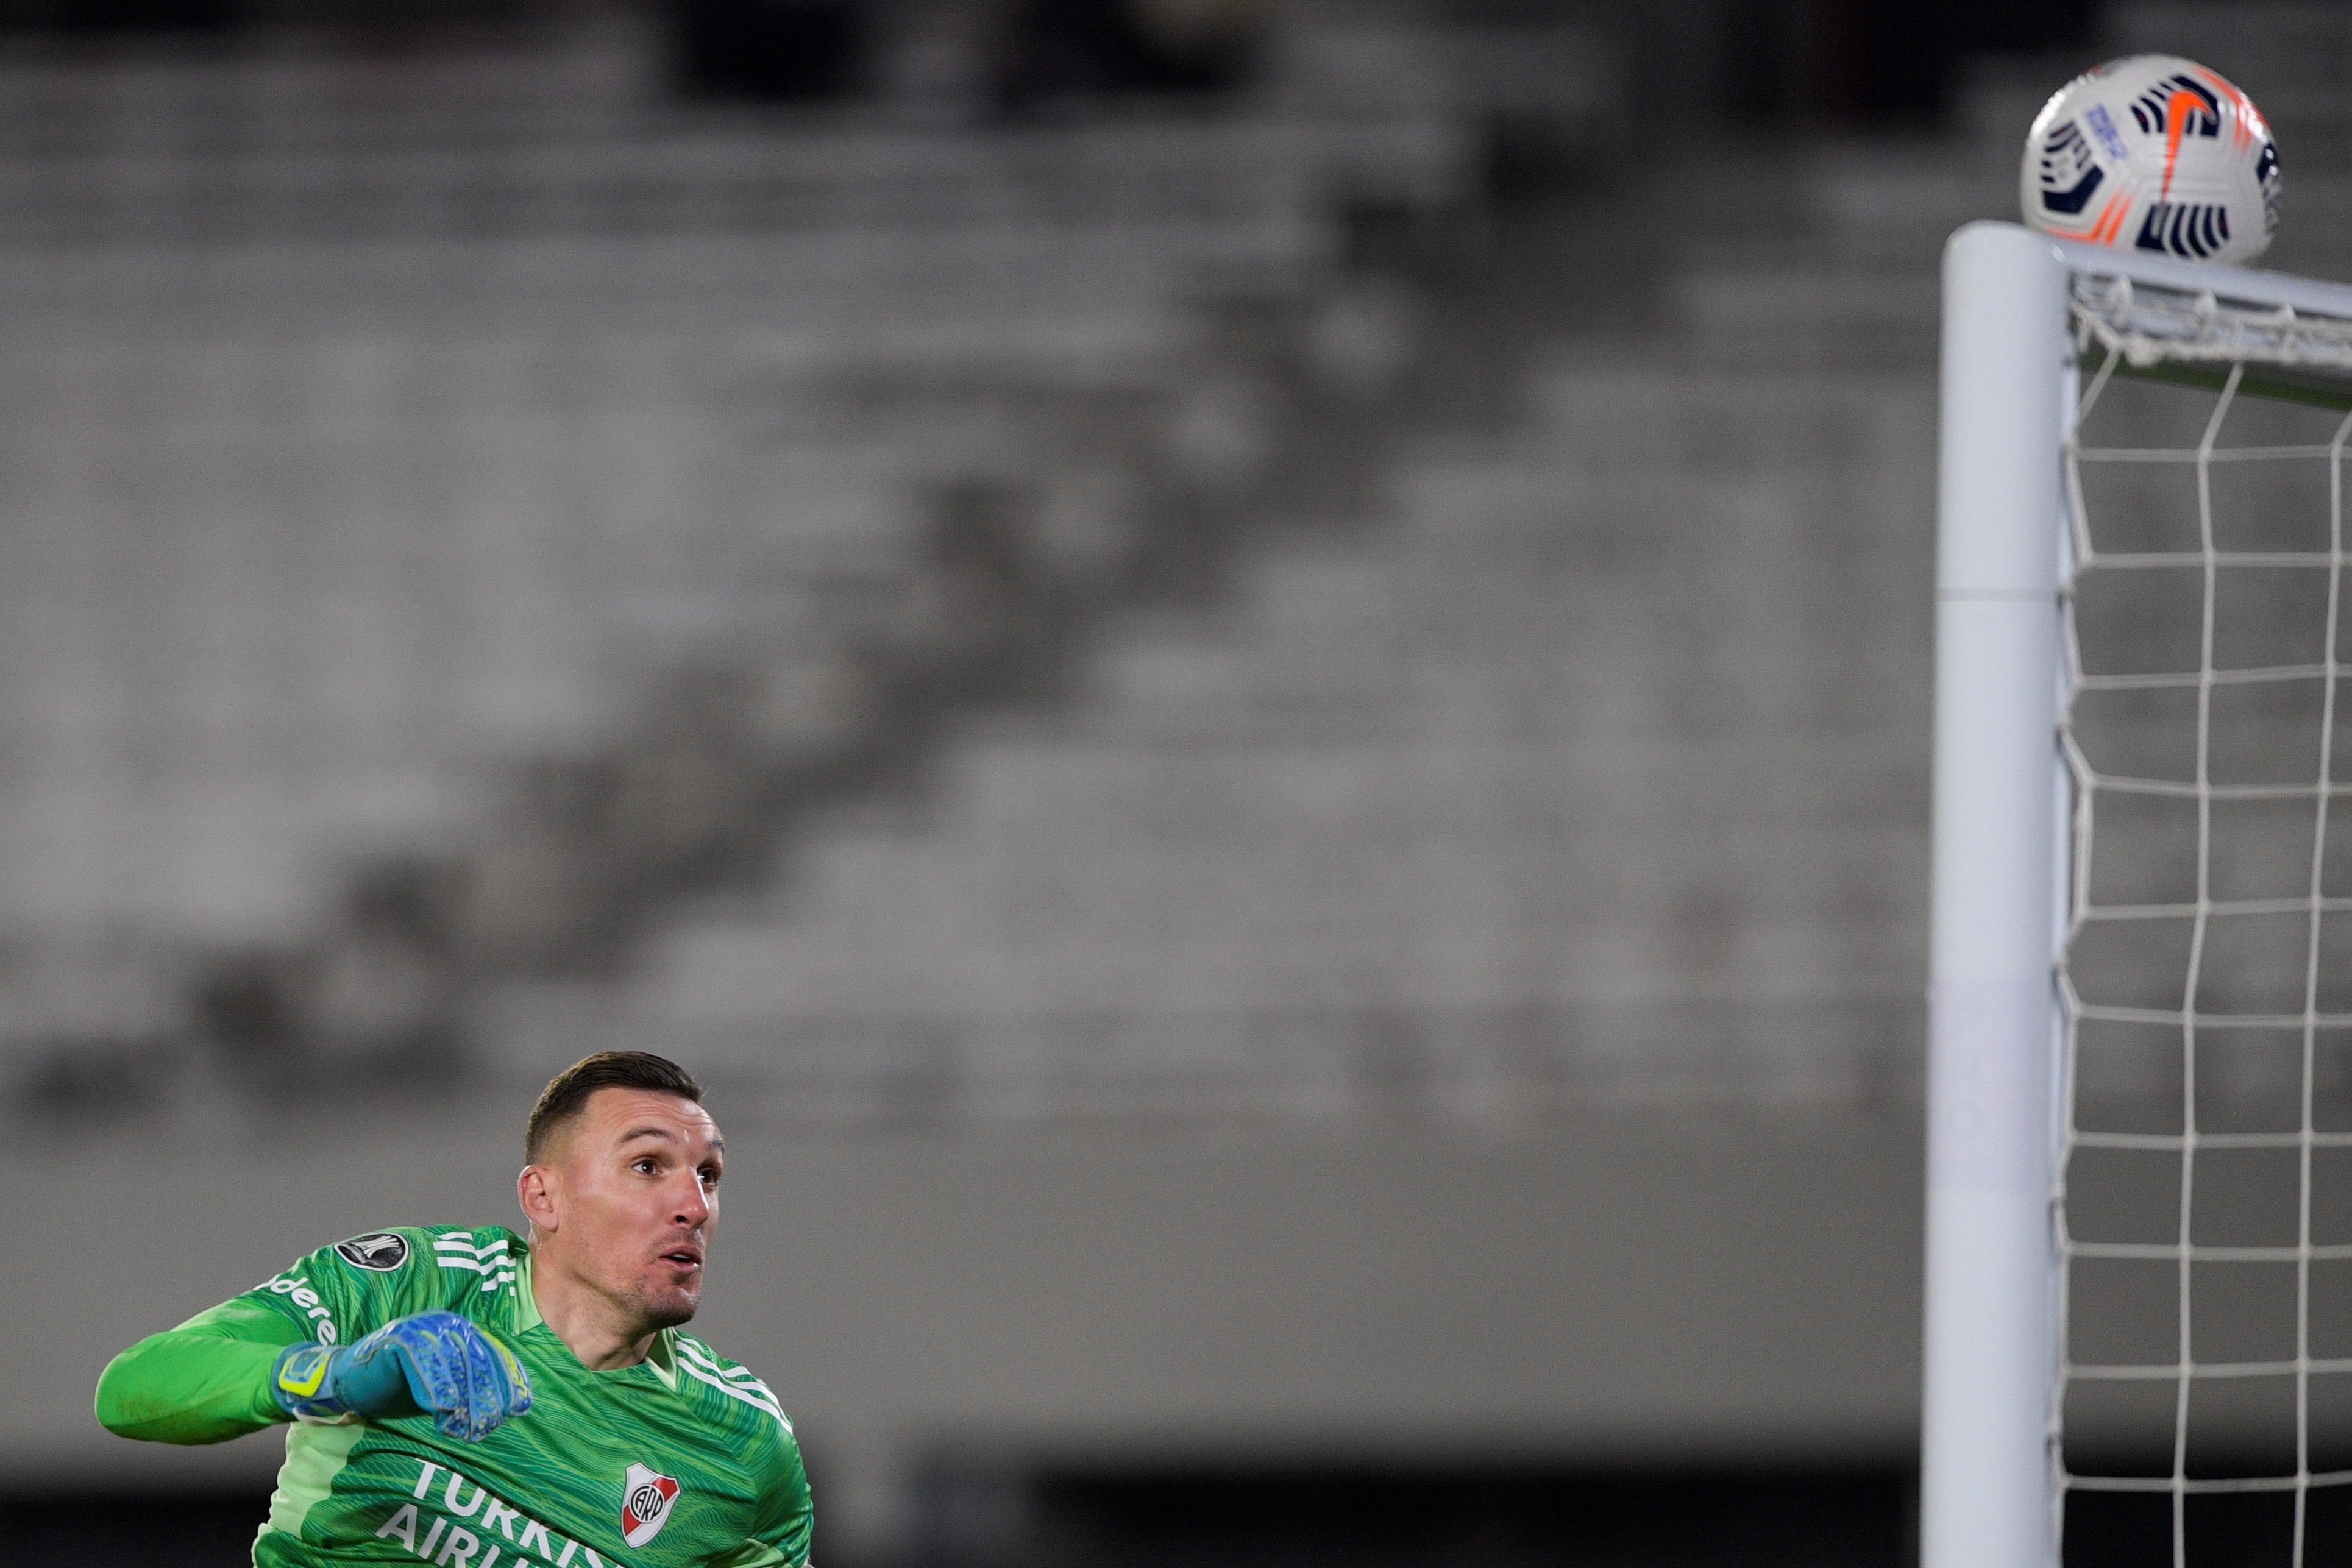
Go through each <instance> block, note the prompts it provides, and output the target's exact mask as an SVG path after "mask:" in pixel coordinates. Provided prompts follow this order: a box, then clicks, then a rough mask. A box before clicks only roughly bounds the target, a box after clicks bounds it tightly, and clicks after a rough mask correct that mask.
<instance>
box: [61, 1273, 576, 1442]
mask: <svg viewBox="0 0 2352 1568" xmlns="http://www.w3.org/2000/svg"><path fill="white" fill-rule="evenodd" d="M322 1272H323V1270H320V1268H319V1267H318V1260H317V1258H316V1255H315V1254H314V1255H313V1259H312V1260H311V1263H310V1272H309V1276H308V1277H310V1278H313V1279H314V1280H318V1276H320V1274H321V1273H322ZM304 1277H305V1276H283V1275H282V1276H280V1277H279V1278H278V1280H276V1281H271V1282H270V1283H269V1284H268V1285H264V1286H261V1287H259V1288H258V1289H256V1290H253V1291H247V1292H246V1293H245V1294H244V1295H242V1296H238V1297H236V1298H234V1299H232V1300H230V1301H224V1302H222V1303H221V1304H220V1305H219V1306H217V1307H214V1308H212V1309H211V1310H210V1311H208V1312H199V1313H197V1314H196V1315H195V1316H194V1317H193V1318H190V1319H189V1320H188V1321H187V1322H184V1323H182V1324H181V1325H180V1326H179V1327H178V1328H175V1329H172V1330H170V1331H168V1332H166V1333H159V1334H152V1335H150V1336H149V1337H148V1338H146V1339H143V1340H141V1341H140V1342H139V1343H137V1344H134V1345H132V1346H131V1348H130V1349H129V1350H126V1351H124V1352H123V1353H122V1354H121V1355H118V1356H116V1357H115V1358H114V1360H113V1361H112V1362H111V1363H110V1364H108V1366H107V1368H106V1371H105V1372H104V1373H103V1374H102V1375H100V1378H99V1380H98V1397H97V1399H96V1401H95V1403H96V1406H97V1412H98V1419H99V1424H100V1425H101V1426H103V1427H105V1428H106V1429H107V1430H108V1431H110V1432H113V1433H116V1434H118V1435H120V1436H121V1437H141V1438H145V1439H147V1440H149V1441H152V1442H161V1443H219V1442H226V1440H227V1439H229V1438H231V1437H243V1436H244V1435H245V1434H246V1433H247V1432H253V1431H258V1430H259V1429H260V1428H262V1427H267V1426H269V1425H271V1424H272V1423H274V1422H279V1421H288V1420H293V1421H303V1422H309V1423H312V1424H315V1425H329V1426H335V1425H341V1424H342V1423H345V1422H350V1421H362V1420H380V1419H386V1418H396V1417H400V1416H431V1417H432V1418H433V1424H434V1425H435V1426H436V1427H438V1428H439V1429H440V1430H441V1431H442V1432H444V1433H445V1434H446V1435H447V1436H449V1437H456V1438H458V1439H461V1440H463V1441H465V1442H469V1443H478V1442H479V1441H481V1440H482V1439H483V1438H484V1437H488V1436H489V1434H490V1433H491V1431H492V1430H493V1429H495V1428H496V1427H498V1426H499V1424H500V1423H501V1422H503V1421H506V1420H508V1419H509V1418H510V1417H512V1416H520V1415H521V1414H523V1412H525V1411H527V1410H529V1409H530V1375H529V1374H527V1373H526V1372H525V1371H524V1370H523V1366H522V1363H521V1362H520V1361H519V1360H518V1359H516V1356H515V1354H514V1352H512V1351H511V1350H509V1349H508V1348H507V1347H506V1346H505V1345H503V1344H501V1343H499V1341H498V1340H497V1339H496V1338H495V1337H494V1336H493V1335H491V1334H490V1333H488V1332H487V1331H485V1330H484V1329H483V1328H482V1327H481V1326H480V1325H479V1324H478V1323H475V1322H472V1321H471V1320H469V1319H467V1318H466V1317H465V1316H463V1315H461V1314H459V1313H457V1312H449V1311H446V1309H443V1308H441V1307H440V1306H439V1305H438V1304H437V1302H436V1301H435V1300H434V1299H433V1297H432V1295H431V1294H430V1293H426V1294H424V1295H421V1296H416V1297H413V1298H411V1299H405V1300H404V1299H400V1298H396V1297H387V1298H383V1299H381V1300H371V1299H369V1298H368V1297H367V1296H366V1295H365V1294H364V1293H363V1291H362V1290H355V1289H352V1288H350V1287H349V1286H348V1285H346V1286H344V1287H343V1288H338V1287H337V1286H335V1285H333V1284H329V1283H327V1282H326V1281H324V1280H318V1283H319V1284H320V1286H321V1288H320V1289H311V1288H309V1287H306V1286H303V1285H301V1284H300V1283H299V1280H300V1279H301V1278H304ZM289 1281H292V1282H290V1283H289ZM428 1282H437V1276H435V1277H432V1278H431V1279H430V1280H429V1281H428ZM404 1307H406V1308H408V1309H410V1310H408V1311H403V1310H402V1309H403V1308H404ZM417 1307H424V1308H425V1311H422V1312H419V1311H415V1310H414V1309H415V1308H417ZM338 1319H340V1320H341V1322H342V1323H343V1324H345V1325H348V1326H350V1327H352V1328H360V1327H364V1326H365V1325H366V1324H368V1323H369V1322H376V1323H379V1324H381V1326H380V1327H377V1328H375V1329H374V1330H373V1332H371V1333H366V1334H364V1335H363V1336H362V1337H361V1338H360V1339H359V1340H358V1341H357V1343H351V1344H341V1343H337V1341H338V1340H339V1338H341V1335H339V1334H338V1333H337V1320H338ZM311 1333H317V1335H318V1336H319V1337H318V1338H316V1339H313V1338H311V1337H310V1335H311Z"/></svg>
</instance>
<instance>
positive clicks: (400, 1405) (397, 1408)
mask: <svg viewBox="0 0 2352 1568" xmlns="http://www.w3.org/2000/svg"><path fill="white" fill-rule="evenodd" d="M269 1392H270V1394H271V1396H273V1397H275V1398H276V1399H277V1401H278V1408H280V1409H282V1410H284V1411H285V1412H286V1413H287V1414H288V1415H289V1416H293V1417H294V1418H295V1419H296V1420H298V1421H308V1422H312V1423H335V1422H341V1421H348V1420H352V1419H353V1418H355V1417H365V1416H418V1415H429V1416H432V1417H433V1424H434V1425H435V1426H436V1427H439V1428H440V1429H441V1430H442V1431H443V1432H444V1433H446V1435H448V1436H449V1437H461V1438H463V1439H465V1440H466V1441H467V1442H468V1443H478V1442H480V1441H481V1440H482V1439H483V1438H484V1437H488V1436H489V1435H490V1431H491V1428H493V1427H496V1426H497V1425H498V1424H499V1422H501V1421H503V1420H505V1419H506V1418H507V1417H508V1416H520V1415H521V1414H522V1413H523V1412H524V1411H526V1410H528V1409H530V1376H529V1375H527V1374H526V1373H525V1372H524V1371H523V1369H522V1363H521V1362H520V1361H518V1360H516V1359H515V1354H514V1353H513V1352H512V1351H510V1350H509V1349H508V1348H507V1347H506V1346H504V1345H502V1344H500V1343H499V1342H498V1341H497V1340H495V1339H492V1338H491V1337H490V1336H489V1335H488V1334H486V1333H483V1332H482V1331H481V1330H480V1329H478V1328H477V1327H476V1326H475V1325H474V1323H473V1322H471V1321H470V1320H469V1319H467V1318H463V1317H460V1316H458V1315H457V1313H456V1312H419V1313H417V1314H416V1315H415V1316H414V1317H407V1318H397V1319H395V1320H394V1321H393V1322H388V1323H386V1324H384V1325H383V1327H382V1328H380V1329H378V1330H376V1331H375V1332H374V1333H372V1334H369V1335H368V1336H367V1337H366V1338H364V1339H362V1340H361V1341H359V1342H358V1343H355V1344H349V1345H342V1346H340V1347H338V1346H335V1345H329V1344H289V1345H288V1346H287V1347H286V1348H285V1349H284V1350H282V1351H279V1352H278V1360H277V1362H276V1363H275V1364H273V1365H272V1366H271V1367H270V1371H269Z"/></svg>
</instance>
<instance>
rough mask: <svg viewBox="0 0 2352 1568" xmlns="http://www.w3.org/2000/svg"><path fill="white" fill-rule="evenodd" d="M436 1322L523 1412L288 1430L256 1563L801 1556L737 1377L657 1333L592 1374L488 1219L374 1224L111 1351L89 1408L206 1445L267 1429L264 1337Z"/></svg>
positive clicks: (781, 1430)
mask: <svg viewBox="0 0 2352 1568" xmlns="http://www.w3.org/2000/svg"><path fill="white" fill-rule="evenodd" d="M415 1312H460V1313H463V1314H464V1315H465V1316H467V1317H468V1318H471V1319H472V1320H473V1321H474V1322H477V1323H478V1324H479V1325H481V1327H482V1328H484V1329H486V1330H488V1332H489V1333H492V1334H494V1335H496V1336H497V1337H498V1338H499V1339H500V1340H501V1341H503V1342H504V1343H506V1344H507V1345H508V1347H509V1348H510V1349H511V1350H513V1352H514V1353H515V1354H516V1355H517V1356H518V1357H519V1358H520V1360H521V1362H522V1364H523V1366H524V1369H525V1370H526V1371H528V1372H529V1373H530V1410H529V1411H528V1412H527V1413H525V1414H523V1415H521V1416H515V1417H513V1418H512V1419H510V1420H509V1421H507V1422H506V1423H505V1424H504V1425H502V1426H500V1427H499V1428H498V1429H497V1430H496V1431H493V1432H492V1433H491V1434H490V1435H489V1436H488V1437H487V1438H485V1439H484V1440H483V1441H481V1442H478V1443H467V1442H463V1441H461V1440H459V1439H457V1438H454V1437H445V1436H443V1435H442V1434H441V1433H440V1432H439V1431H438V1430H436V1428H435V1427H434V1425H433V1421H432V1418H431V1417H430V1416H405V1417H396V1418H391V1419H383V1420H369V1421H365V1422H353V1423H352V1424H349V1425H340V1426H306V1425H298V1426H295V1427H291V1428H290V1429H289V1431H288V1432H287V1435H286V1464H285V1468H284V1469H281V1470H279V1471H278V1490H277V1492H276V1494H275V1495H274V1496H273V1497H272V1498H271V1499H270V1502H269V1519H268V1523H266V1524H264V1525H263V1526H262V1528H261V1533H260V1534H259V1536H257V1538H256V1539H255V1542H254V1546H253V1560H254V1563H256V1565H257V1568H324V1565H326V1564H331V1563H415V1561H416V1560H418V1559H422V1560H424V1561H425V1562H426V1563H432V1564H434V1565H435V1568H703V1565H706V1564H708V1565H715V1568H802V1565H803V1564H804V1563H806V1562H807V1560H808V1550H809V1524H810V1513H809V1494H808V1482H807V1479H806V1478H805V1477H804V1476H803V1472H802V1469H801V1457H800V1448H799V1445H798V1444H797V1443H796V1442H795V1441H794V1440H793V1426H792V1422H791V1421H790V1420H789V1419H787V1418H786V1417H785V1415H784V1412H783V1410H782V1407H781V1406H779V1405H778V1403H777V1401H776V1396H774V1395H773V1394H772V1393H771V1392H770V1391H769V1389H768V1385H766V1384H764V1383H762V1382H761V1381H760V1380H759V1379H758V1378H757V1377H754V1376H753V1375H751V1373H750V1372H748V1371H746V1370H745V1369H744V1368H742V1367H740V1366H739V1365H737V1364H735V1363H733V1362H730V1361H727V1360H725V1359H723V1358H721V1357H720V1356H719V1355H718V1354H716V1353H715V1352H713V1351H712V1350H711V1348H710V1347H709V1345H707V1344H705V1343H702V1342H701V1341H700V1340H698V1339H696V1338H695V1337H694V1336H692V1335H691V1334H687V1333H679V1332H678V1331H677V1330H676V1329H665V1330H663V1331H662V1332H661V1333H658V1334H656V1336H655V1337H654V1342H653V1346H652V1349H651V1352H650V1353H649V1354H647V1356H646V1359H645V1360H644V1361H643V1362H642V1363H640V1364H637V1365H635V1366H628V1367H621V1368H618V1369H615V1370H614V1371H609V1372H594V1371H591V1370H589V1369H588V1368H587V1367H585V1366H583V1365H582V1364H580V1360H579V1358H578V1357H577V1356H575V1355H573V1354H572V1350H571V1348H570V1347H569V1346H568V1345H566V1344H565V1343H563V1341H562V1340H561V1339H559V1338H558V1337H557V1336H556V1334H555V1332H554V1331H553V1330H552V1329H551V1328H549V1327H548V1326H547V1324H546V1323H544V1322H541V1319H540V1315H539V1311H538V1309H537V1307H536V1306H535V1305H534V1304H533V1302H532V1297H531V1288H530V1251H529V1249H528V1246H527V1244H526V1243H525V1242H524V1240H523V1239H522V1238H521V1237H520V1236H518V1235H516V1234H515V1233H514V1232H512V1231H509V1230H507V1229H505V1228H499V1227H493V1228H488V1229H483V1230H461V1229H457V1228H449V1227H442V1226H433V1227H427V1228H422V1229H406V1228H404V1229H399V1230H383V1231H377V1232H375V1233H373V1234H372V1235H367V1236H360V1237H354V1238H352V1239H351V1240H349V1241H343V1242H339V1243H338V1244H336V1245H335V1246H332V1247H325V1248H321V1249H319V1250H318V1251H316V1252H313V1253H311V1254H310V1256H309V1257H308V1258H305V1259H303V1260H301V1261H300V1262H299V1263H297V1264H296V1265H295V1266H294V1267H293V1268H291V1269H289V1270H287V1271H286V1272H285V1273H283V1274H280V1275H278V1277H277V1278H276V1279H274V1280H270V1281H267V1282H265V1283H263V1284H261V1285H258V1286H257V1287H255V1288H254V1289H253V1290H250V1291H247V1292H246V1293H245V1294H244V1295H241V1296H237V1297H236V1298H234V1299H232V1300H230V1301H225V1302H223V1303H222V1304H221V1305H219V1306H217V1307H215V1308H213V1309H211V1310H210V1311H209V1312H201V1313H199V1314H197V1315H196V1316H195V1317H194V1318H191V1319H190V1320H189V1321H188V1322H185V1323H183V1324H182V1325H180V1327H179V1328H177V1329H174V1330H173V1331H171V1332H170V1333H163V1334H157V1335H155V1336H154V1337H153V1338H152V1339H148V1340H145V1341H142V1342H141V1343H139V1344H137V1345H134V1346H132V1347H131V1349H130V1350H128V1351H125V1352H124V1353H123V1354H121V1356H119V1357H117V1358H116V1360H115V1363H114V1364H113V1365H111V1366H110V1367H109V1368H108V1369H107V1373H106V1375H105V1377H104V1378H103V1379H101V1380H100V1385H99V1396H98V1406H99V1416H100V1420H102V1421H103V1422H104V1423H105V1424H106V1425H107V1426H108V1427H110V1429H112V1430H114V1431H117V1432H121V1433H124V1434H125V1435H128V1436H133V1437H156V1438H161V1439H163V1440H165V1441H172V1442H215V1441H218V1440H220V1439H222V1438H225V1437H235V1436H236V1435H238V1434H239V1433H242V1432H247V1431H253V1430H256V1429H257V1428H259V1427H262V1426H264V1425H267V1424H268V1423H270V1422H273V1421H283V1420H284V1419H285V1416H284V1414H283V1413H282V1412H281V1411H279V1410H278V1406H277V1404H276V1402H275V1400H274V1399H273V1398H272V1397H271V1396H270V1392H269V1380H268V1374H269V1366H270V1363H271V1362H272V1361H273V1360H274V1359H275V1357H276V1354H277V1352H278V1348H279V1347H281V1346H283V1345H286V1344H290V1343H297V1342H299V1341H303V1340H317V1341H320V1342H321V1343H334V1344H349V1343H352V1342H353V1341H355V1340H357V1339H358V1338H359V1337H360V1336H361V1335H362V1334H363V1333H368V1332H369V1331H371V1330H373V1329H375V1328H378V1327H381V1326H382V1325H383V1324H384V1323H387V1322H391V1321H393V1320H394V1319H395V1318H404V1317H407V1316H409V1315H410V1314H412V1313H415Z"/></svg>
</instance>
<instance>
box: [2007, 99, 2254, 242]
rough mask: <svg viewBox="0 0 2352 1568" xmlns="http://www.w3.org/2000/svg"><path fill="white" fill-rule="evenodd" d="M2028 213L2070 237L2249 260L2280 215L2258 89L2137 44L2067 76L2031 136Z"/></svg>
mask: <svg viewBox="0 0 2352 1568" xmlns="http://www.w3.org/2000/svg"><path fill="white" fill-rule="evenodd" d="M2017 185H2018V197H2019V200H2021V202H2022V203H2023V204H2024V206H2025V221H2026V222H2027V223H2029V224H2032V225H2033V226H2034V227H2035V228H2038V229H2042V230H2044V231H2046V232H2048V233H2050V234H2053V235H2057V236H2058V237H2059V238H2061V239H2072V240H2082V241H2084V242H2086V243H2088V244H2091V245H2106V246H2116V248H2117V249H2119V250H2145V251H2154V252H2156V253H2158V255H2162V256H2180V257H2183V258H2185V259H2187V260H2189V261H2221V262H2231V263H2243V262H2249V261H2252V260H2253V258H2254V257H2256V256H2260V255H2262V254H2263V251H2264V250H2265V249H2267V248H2268V247H2269V246H2270V243H2271V235H2272V232H2273V230H2275V229H2276V228H2277V227H2278V186H2279V167H2278V150H2277V149H2276V148H2275V147H2273V145H2272V143H2271V129H2270V126H2269V125H2268V124H2267V123H2266V122H2265V121H2264V120H2263V116H2262V111H2261V110H2258V109H2256V108H2255V107H2254V100H2253V99H2250V98H2248V97H2247V96H2246V95H2245V94H2244V93H2242V92H2240V91H2239V90H2238V89H2236V88H2234V87H2232V86H2231V85H2230V83H2229V82H2228V81H2227V80H2225V79H2223V78H2222V77H2221V74H2220V73H2219V72H2216V71H2210V70H2208V69H2206V68H2204V67H2203V66H2200V65H2199V64H2198V63H2197V62H2196V61H2194V60H2184V59H2182V58H2181V57H2179V56H2178V55H2133V56H2130V57H2127V58H2125V59H2120V60H2109V61H2108V62H2107V63H2106V64H2105V65H2103V66H2100V67H2098V68H2095V69H2094V70H2090V71H2086V72H2084V74H2083V75H2081V76H2078V77H2076V78H2074V80H2073V81H2070V82H2068V83H2067V84H2066V85H2065V86H2064V87H2063V88H2060V89H2058V91H2057V92H2056V93H2055V94H2053V96H2052V98H2051V99H2050V101H2049V102H2048V103H2046V104H2044V105H2043V106H2042V112H2041V113H2040V114H2037V115H2035V116H2034V117H2033V130H2032V133H2031V134H2029V135H2028V136H2027V137H2026V141H2025V164H2024V167H2023V168H2022V169H2021V170H2020V171H2019V173H2018V182H2017Z"/></svg>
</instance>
